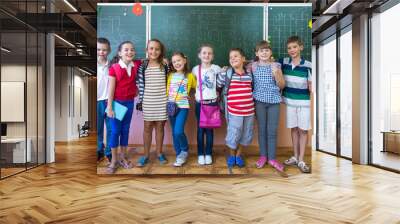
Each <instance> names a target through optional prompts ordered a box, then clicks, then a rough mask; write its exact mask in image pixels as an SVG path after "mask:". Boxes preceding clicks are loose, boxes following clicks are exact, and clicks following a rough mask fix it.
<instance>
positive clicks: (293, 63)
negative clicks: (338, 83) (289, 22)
mask: <svg viewBox="0 0 400 224" xmlns="http://www.w3.org/2000/svg"><path fill="white" fill-rule="evenodd" d="M302 50H303V42H302V41H301V39H300V38H299V37H298V36H292V37H289V38H288V40H287V51H288V54H289V56H290V57H289V58H283V59H281V60H280V64H281V65H282V70H283V75H284V77H285V81H286V87H285V88H284V89H283V93H282V95H283V101H284V102H285V104H286V125H287V127H288V128H290V129H291V134H292V143H293V151H294V155H293V156H292V157H291V158H289V159H288V160H286V161H285V164H286V165H294V166H297V167H298V168H299V169H300V170H301V172H303V173H310V167H309V166H307V164H306V163H305V162H304V152H305V150H306V145H307V138H308V134H307V131H308V130H309V129H310V92H311V80H312V79H311V62H309V61H306V60H304V59H303V58H302V57H301V51H302Z"/></svg>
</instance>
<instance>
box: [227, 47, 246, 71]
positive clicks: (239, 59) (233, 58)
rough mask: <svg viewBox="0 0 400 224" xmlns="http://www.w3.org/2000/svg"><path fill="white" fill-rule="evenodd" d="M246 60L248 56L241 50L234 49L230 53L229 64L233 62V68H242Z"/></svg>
mask: <svg viewBox="0 0 400 224" xmlns="http://www.w3.org/2000/svg"><path fill="white" fill-rule="evenodd" d="M245 61H246V58H245V57H244V56H243V55H241V54H240V52H239V51H235V50H233V51H231V52H230V53H229V64H231V66H232V68H234V69H239V68H242V67H243V64H244V62H245Z"/></svg>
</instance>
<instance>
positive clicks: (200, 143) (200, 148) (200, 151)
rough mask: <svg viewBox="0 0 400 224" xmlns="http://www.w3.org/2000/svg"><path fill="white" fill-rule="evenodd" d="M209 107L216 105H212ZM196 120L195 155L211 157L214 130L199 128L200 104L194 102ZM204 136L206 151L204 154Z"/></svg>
mask: <svg viewBox="0 0 400 224" xmlns="http://www.w3.org/2000/svg"><path fill="white" fill-rule="evenodd" d="M209 105H218V103H213V104H209ZM196 118H197V155H212V149H213V145H214V129H212V128H200V126H199V122H200V103H198V102H196ZM204 134H206V151H205V152H204Z"/></svg>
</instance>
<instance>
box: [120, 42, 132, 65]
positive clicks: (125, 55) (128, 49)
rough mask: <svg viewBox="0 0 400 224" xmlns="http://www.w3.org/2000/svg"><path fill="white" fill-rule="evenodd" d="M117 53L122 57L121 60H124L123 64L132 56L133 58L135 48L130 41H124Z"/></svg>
mask: <svg viewBox="0 0 400 224" xmlns="http://www.w3.org/2000/svg"><path fill="white" fill-rule="evenodd" d="M118 55H119V57H120V58H121V59H122V61H123V62H125V64H128V63H129V62H131V61H132V60H133V58H135V55H136V52H135V48H134V47H133V45H132V44H131V43H125V44H123V45H122V46H121V49H120V51H119V52H118Z"/></svg>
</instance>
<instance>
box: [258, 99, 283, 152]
mask: <svg viewBox="0 0 400 224" xmlns="http://www.w3.org/2000/svg"><path fill="white" fill-rule="evenodd" d="M279 108H280V105H279V103H274V104H270V103H263V102H259V101H256V116H257V123H258V143H259V145H260V155H261V156H267V151H268V159H269V160H273V159H275V158H276V139H277V129H278V125H279Z"/></svg>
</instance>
